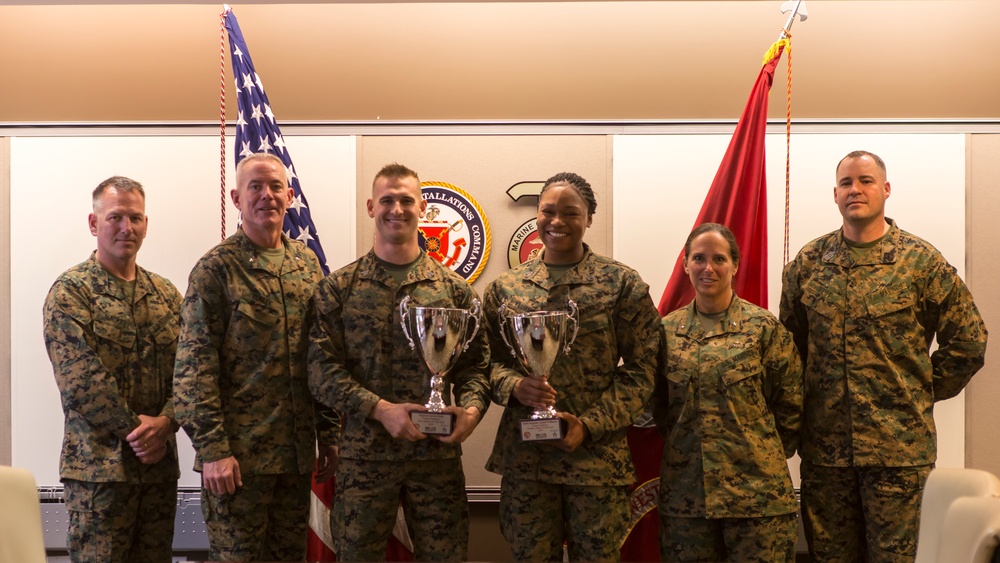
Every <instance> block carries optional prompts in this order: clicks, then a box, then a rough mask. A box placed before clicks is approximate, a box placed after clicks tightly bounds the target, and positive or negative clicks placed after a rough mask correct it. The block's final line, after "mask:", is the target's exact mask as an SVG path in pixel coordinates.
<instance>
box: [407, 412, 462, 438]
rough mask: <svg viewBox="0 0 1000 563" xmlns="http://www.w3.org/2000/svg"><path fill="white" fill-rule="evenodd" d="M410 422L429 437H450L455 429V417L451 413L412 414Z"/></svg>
mask: <svg viewBox="0 0 1000 563" xmlns="http://www.w3.org/2000/svg"><path fill="white" fill-rule="evenodd" d="M410 421H411V422H413V425H414V426H416V427H417V430H419V431H421V432H423V433H424V434H427V435H434V436H448V435H450V434H451V433H452V431H453V429H454V427H455V415H454V414H452V413H450V412H424V411H412V412H410Z"/></svg>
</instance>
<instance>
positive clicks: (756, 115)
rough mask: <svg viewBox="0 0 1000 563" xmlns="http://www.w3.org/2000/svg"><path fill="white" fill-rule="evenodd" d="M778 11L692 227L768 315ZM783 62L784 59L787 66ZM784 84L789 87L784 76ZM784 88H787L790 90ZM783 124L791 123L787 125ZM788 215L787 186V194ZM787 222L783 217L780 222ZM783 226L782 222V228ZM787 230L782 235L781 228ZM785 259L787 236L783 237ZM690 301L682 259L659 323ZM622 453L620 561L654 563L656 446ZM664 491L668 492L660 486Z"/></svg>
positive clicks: (797, 11) (639, 441)
mask: <svg viewBox="0 0 1000 563" xmlns="http://www.w3.org/2000/svg"><path fill="white" fill-rule="evenodd" d="M782 11H784V12H787V11H792V15H791V17H789V19H788V23H787V24H786V25H785V31H783V33H782V37H781V38H780V39H779V40H778V41H777V42H775V43H774V44H773V45H771V48H770V49H768V51H767V53H766V54H765V55H764V63H763V67H762V68H761V70H760V73H759V74H758V76H757V81H756V83H754V87H753V90H752V91H751V92H750V99H749V100H748V101H747V104H746V107H745V108H744V110H743V114H742V115H741V116H740V120H739V122H738V123H737V124H736V130H735V131H734V132H733V137H732V139H731V140H730V142H729V148H727V149H726V154H725V156H723V157H722V163H721V164H720V165H719V169H718V171H717V172H716V174H715V179H714V180H713V181H712V185H711V187H710V188H709V190H708V195H707V196H706V197H705V203H704V204H703V205H702V208H701V211H700V212H699V213H698V217H697V219H696V220H695V221H694V225H692V228H693V227H695V226H698V225H700V224H702V223H706V222H713V223H721V224H723V225H725V226H727V227H729V229H730V230H731V231H733V234H734V235H735V236H736V242H737V244H739V247H740V254H741V256H742V260H741V262H742V263H743V264H749V265H751V267H749V268H741V270H740V271H741V273H742V274H746V275H740V276H738V277H737V278H736V279H734V280H733V289H734V290H735V291H736V294H737V295H739V296H740V297H741V298H743V299H746V300H747V301H749V302H751V303H755V304H757V305H759V306H761V307H764V308H765V309H766V308H767V181H766V178H765V166H764V160H765V159H764V134H765V132H766V130H767V103H768V96H769V94H770V92H771V82H772V81H773V80H774V69H775V67H776V66H777V64H778V60H779V59H780V58H781V53H782V52H783V51H784V50H785V49H786V48H788V49H789V57H790V56H791V51H790V49H791V47H790V45H791V43H790V41H789V38H790V35H788V29H789V28H790V27H791V25H792V22H793V21H794V18H795V16H796V15H798V16H799V17H801V18H802V19H805V17H806V14H805V9H804V7H802V6H801V0H799V1H798V2H795V1H792V2H787V3H786V4H785V5H784V6H782ZM789 61H791V59H790V58H789ZM788 78H789V80H791V71H790V70H789V73H788ZM789 84H790V82H789ZM789 123H790V122H789ZM785 208H786V214H787V208H788V205H787V186H786V205H785ZM786 217H787V215H786ZM786 224H787V220H786ZM786 228H787V227H786ZM785 241H786V242H785V245H786V253H787V244H788V243H787V241H788V238H787V236H786V237H785ZM692 299H694V288H693V287H692V286H691V282H690V281H689V280H688V277H687V274H685V273H684V251H683V250H681V252H680V255H679V256H678V257H677V260H676V262H675V263H674V270H673V273H672V274H671V276H670V280H669V281H668V282H667V287H666V289H665V290H664V292H663V297H662V298H661V299H660V306H659V312H660V315H661V316H665V315H666V314H667V313H670V312H671V311H673V310H675V309H678V308H680V307H683V306H684V305H687V304H688V303H689V302H690V301H691V300H692ZM628 442H629V448H630V449H631V451H632V462H633V463H634V464H635V469H636V478H637V481H636V484H635V486H634V487H633V491H632V521H631V525H630V528H629V534H628V536H627V537H626V538H625V540H624V542H623V544H622V549H621V555H622V560H623V561H659V559H660V554H659V532H658V530H659V515H658V514H657V511H656V502H657V495H658V494H659V489H660V482H659V480H660V459H661V457H662V452H663V440H662V438H661V437H660V435H659V433H658V432H657V430H656V428H655V427H653V426H652V423H651V422H650V423H649V424H648V425H645V426H639V425H636V426H631V427H629V429H628ZM666 485H667V486H669V484H666Z"/></svg>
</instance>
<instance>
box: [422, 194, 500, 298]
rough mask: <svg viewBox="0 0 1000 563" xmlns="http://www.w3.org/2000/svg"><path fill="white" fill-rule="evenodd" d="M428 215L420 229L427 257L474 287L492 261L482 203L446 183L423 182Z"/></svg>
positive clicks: (487, 223) (487, 222)
mask: <svg viewBox="0 0 1000 563" xmlns="http://www.w3.org/2000/svg"><path fill="white" fill-rule="evenodd" d="M420 189H421V192H422V194H423V198H424V199H425V200H426V201H427V211H426V212H425V213H424V217H423V219H422V220H421V221H420V223H419V224H418V226H417V232H418V233H419V239H420V247H421V248H423V249H424V251H426V252H427V255H428V256H430V257H431V258H433V259H435V260H437V261H438V262H440V263H441V264H443V265H444V266H445V267H446V268H449V269H451V270H452V271H454V272H455V273H457V274H458V275H460V276H462V277H463V278H465V280H466V281H468V282H469V283H472V282H473V281H475V279H476V278H477V277H479V274H481V273H482V272H483V268H485V267H486V261H487V260H488V259H489V257H490V223H489V221H487V220H486V214H485V213H484V212H483V208H482V207H480V206H479V202H477V201H476V200H475V198H473V197H472V196H471V195H469V193H468V192H466V191H465V190H463V189H461V188H459V187H457V186H453V185H451V184H446V183H444V182H421V183H420Z"/></svg>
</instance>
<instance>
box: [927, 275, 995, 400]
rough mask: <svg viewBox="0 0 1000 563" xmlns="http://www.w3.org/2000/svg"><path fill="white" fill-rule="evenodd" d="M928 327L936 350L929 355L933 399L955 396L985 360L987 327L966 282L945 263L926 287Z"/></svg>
mask: <svg viewBox="0 0 1000 563" xmlns="http://www.w3.org/2000/svg"><path fill="white" fill-rule="evenodd" d="M927 299H928V300H929V304H928V307H927V310H928V314H929V315H930V317H931V319H930V320H929V323H930V324H928V325H927V328H928V329H931V328H933V329H934V330H935V331H936V334H937V342H938V349H937V350H935V351H934V353H933V354H931V363H932V365H933V366H934V400H935V401H943V400H945V399H950V398H951V397H954V396H955V395H958V394H959V393H960V392H961V391H962V389H964V388H965V386H966V385H967V384H968V383H969V381H970V380H971V379H972V376H973V375H975V374H976V372H977V371H979V369H980V368H981V367H983V363H984V362H985V359H986V339H987V336H988V335H987V331H986V324H985V323H984V322H983V317H982V315H980V314H979V309H978V308H977V307H976V304H975V302H974V301H973V299H972V293H971V292H969V288H968V287H966V285H965V282H963V281H962V278H960V277H959V276H958V273H957V272H956V271H955V268H953V267H952V266H951V265H950V264H948V263H946V262H945V263H943V264H942V265H941V266H940V267H939V268H937V269H936V270H935V273H934V275H933V276H932V277H931V279H930V284H929V286H928V288H927Z"/></svg>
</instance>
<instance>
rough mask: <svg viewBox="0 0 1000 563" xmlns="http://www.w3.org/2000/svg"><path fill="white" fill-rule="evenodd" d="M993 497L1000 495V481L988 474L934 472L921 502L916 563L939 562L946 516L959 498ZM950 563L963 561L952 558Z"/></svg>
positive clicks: (956, 470) (969, 470)
mask: <svg viewBox="0 0 1000 563" xmlns="http://www.w3.org/2000/svg"><path fill="white" fill-rule="evenodd" d="M992 496H1000V478H997V476H996V475H993V474H992V473H990V472H988V471H980V470H978V469H946V468H938V469H934V470H933V471H931V474H930V476H928V477H927V483H926V484H925V485H924V496H923V499H921V502H920V535H919V536H918V538H917V558H916V563H934V562H935V561H939V559H938V553H939V546H940V545H941V541H942V528H943V527H944V523H945V515H946V514H947V512H948V509H949V508H950V507H951V504H952V503H953V502H954V501H955V500H956V499H958V498H961V497H992ZM941 561H944V560H941ZM947 561H949V562H950V561H959V560H958V559H954V560H953V559H950V558H949V559H947Z"/></svg>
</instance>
